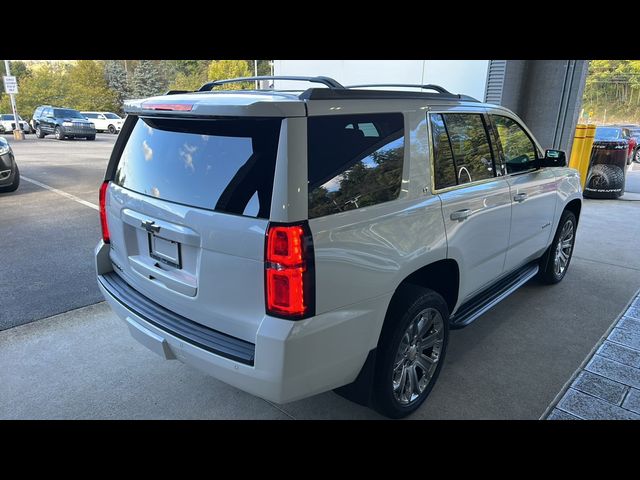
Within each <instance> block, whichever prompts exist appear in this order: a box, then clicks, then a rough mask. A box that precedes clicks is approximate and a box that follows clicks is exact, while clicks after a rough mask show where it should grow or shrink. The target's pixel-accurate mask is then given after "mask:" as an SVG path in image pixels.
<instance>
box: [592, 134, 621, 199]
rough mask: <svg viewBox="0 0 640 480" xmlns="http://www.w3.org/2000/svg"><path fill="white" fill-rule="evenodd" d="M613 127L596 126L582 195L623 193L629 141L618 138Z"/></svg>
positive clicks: (619, 194)
mask: <svg viewBox="0 0 640 480" xmlns="http://www.w3.org/2000/svg"><path fill="white" fill-rule="evenodd" d="M615 130H616V129H615V128H614V127H598V128H596V136H595V141H594V142H593V147H592V150H591V164H590V167H589V172H588V173H587V181H586V183H585V187H584V192H583V195H584V196H585V197H591V198H618V197H620V196H622V195H623V194H624V183H625V170H626V167H627V152H628V149H629V142H628V140H627V139H625V138H619V137H618V136H617V135H616V133H615Z"/></svg>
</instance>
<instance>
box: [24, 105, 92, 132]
mask: <svg viewBox="0 0 640 480" xmlns="http://www.w3.org/2000/svg"><path fill="white" fill-rule="evenodd" d="M32 122H33V123H34V124H35V128H36V135H37V137H38V138H44V137H45V135H50V134H54V135H55V137H56V138H57V139H58V140H64V139H65V138H86V139H87V140H95V139H96V128H95V126H94V124H93V123H91V122H90V121H89V120H87V119H86V118H85V117H84V115H82V114H81V113H80V112H79V111H77V110H74V109H72V108H59V107H50V106H47V105H43V107H42V108H41V107H38V108H37V109H36V111H35V112H33V119H32Z"/></svg>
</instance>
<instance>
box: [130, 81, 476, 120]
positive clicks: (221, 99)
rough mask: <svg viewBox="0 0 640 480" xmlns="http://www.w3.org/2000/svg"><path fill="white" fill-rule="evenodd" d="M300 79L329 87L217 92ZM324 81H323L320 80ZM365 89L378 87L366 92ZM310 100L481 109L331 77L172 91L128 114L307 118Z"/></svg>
mask: <svg viewBox="0 0 640 480" xmlns="http://www.w3.org/2000/svg"><path fill="white" fill-rule="evenodd" d="M265 79H266V80H296V81H298V80H299V81H307V82H315V83H323V84H325V85H327V87H321V88H309V89H306V90H216V91H211V88H213V87H217V86H221V85H224V84H226V83H235V82H250V81H254V80H265ZM319 79H320V80H319ZM379 87H402V88H416V89H429V90H435V92H436V93H431V92H429V93H427V92H423V91H410V90H380V89H378V88H379ZM363 88H376V89H375V90H364V89H363ZM309 100H334V101H335V100H422V101H426V102H428V103H431V102H437V103H445V104H446V103H459V104H469V105H474V106H478V105H479V104H481V103H480V102H479V101H478V100H476V99H475V98H472V97H469V96H466V95H458V94H453V93H450V92H448V91H447V90H445V89H444V88H442V87H439V86H438V85H406V84H388V85H354V86H351V87H343V86H342V85H340V84H339V83H338V82H336V81H335V80H333V79H328V78H327V77H245V78H237V79H229V80H219V81H215V82H209V83H206V84H204V85H203V86H202V87H201V88H200V90H199V91H197V92H185V91H170V92H168V93H167V94H166V95H162V96H156V97H151V98H146V99H135V100H127V101H126V102H125V112H127V113H141V112H143V111H147V110H152V111H155V112H156V113H162V112H171V114H175V113H176V112H180V113H183V114H191V115H194V114H197V115H242V116H244V115H249V116H267V117H270V116H305V115H306V106H305V104H306V102H307V101H309Z"/></svg>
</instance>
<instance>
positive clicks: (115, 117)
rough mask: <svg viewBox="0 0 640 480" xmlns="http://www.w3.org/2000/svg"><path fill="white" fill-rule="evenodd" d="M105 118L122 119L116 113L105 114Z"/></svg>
mask: <svg viewBox="0 0 640 480" xmlns="http://www.w3.org/2000/svg"><path fill="white" fill-rule="evenodd" d="M104 116H105V117H107V118H112V119H114V120H118V119H119V118H120V117H119V116H118V115H116V114H115V113H105V114H104Z"/></svg>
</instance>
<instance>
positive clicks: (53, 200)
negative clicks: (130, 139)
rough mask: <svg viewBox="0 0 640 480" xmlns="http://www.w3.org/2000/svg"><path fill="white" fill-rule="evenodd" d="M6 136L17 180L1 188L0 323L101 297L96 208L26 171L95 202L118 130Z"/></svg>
mask: <svg viewBox="0 0 640 480" xmlns="http://www.w3.org/2000/svg"><path fill="white" fill-rule="evenodd" d="M5 138H6V139H7V140H8V141H9V143H10V144H11V146H12V148H13V151H14V154H15V157H16V162H17V163H18V168H19V169H20V174H21V176H22V181H21V184H20V188H18V190H17V191H15V192H13V193H4V194H1V195H0V205H1V209H2V210H1V212H2V213H1V214H0V244H1V245H2V255H0V299H2V300H1V303H2V308H0V330H5V329H7V328H11V327H14V326H16V325H22V324H24V323H28V322H32V321H35V320H39V319H42V318H46V317H49V316H51V315H55V314H57V313H61V312H66V311H68V310H72V309H74V308H78V307H82V306H85V305H90V304H93V303H96V302H99V301H102V296H101V295H100V292H99V290H98V286H97V285H96V280H95V274H94V267H93V248H94V247H95V245H96V243H97V242H98V239H99V238H100V220H99V218H98V212H97V211H96V210H95V209H92V208H89V207H87V205H83V204H82V203H79V202H78V201H74V200H73V199H71V198H68V197H64V196H61V195H60V194H59V193H55V192H53V191H51V190H47V189H45V188H43V187H41V186H39V185H36V184H34V183H32V182H30V181H28V179H33V180H35V181H37V182H38V183H41V184H44V185H48V186H50V187H52V188H55V189H58V190H62V191H64V192H66V193H68V194H70V195H73V196H76V197H77V198H78V199H81V200H83V201H85V202H88V203H90V204H93V205H95V206H96V207H95V208H97V204H98V189H99V188H100V183H101V182H102V179H103V177H104V172H105V168H106V165H107V162H108V159H109V155H110V154H111V150H112V149H113V144H114V143H115V140H116V138H117V136H116V135H108V134H104V135H103V134H98V135H97V137H96V140H95V141H86V140H66V141H59V140H55V139H54V138H53V137H51V138H50V137H45V138H43V139H37V138H36V137H35V135H26V139H25V140H24V141H15V140H14V139H13V137H12V136H11V135H5Z"/></svg>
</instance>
